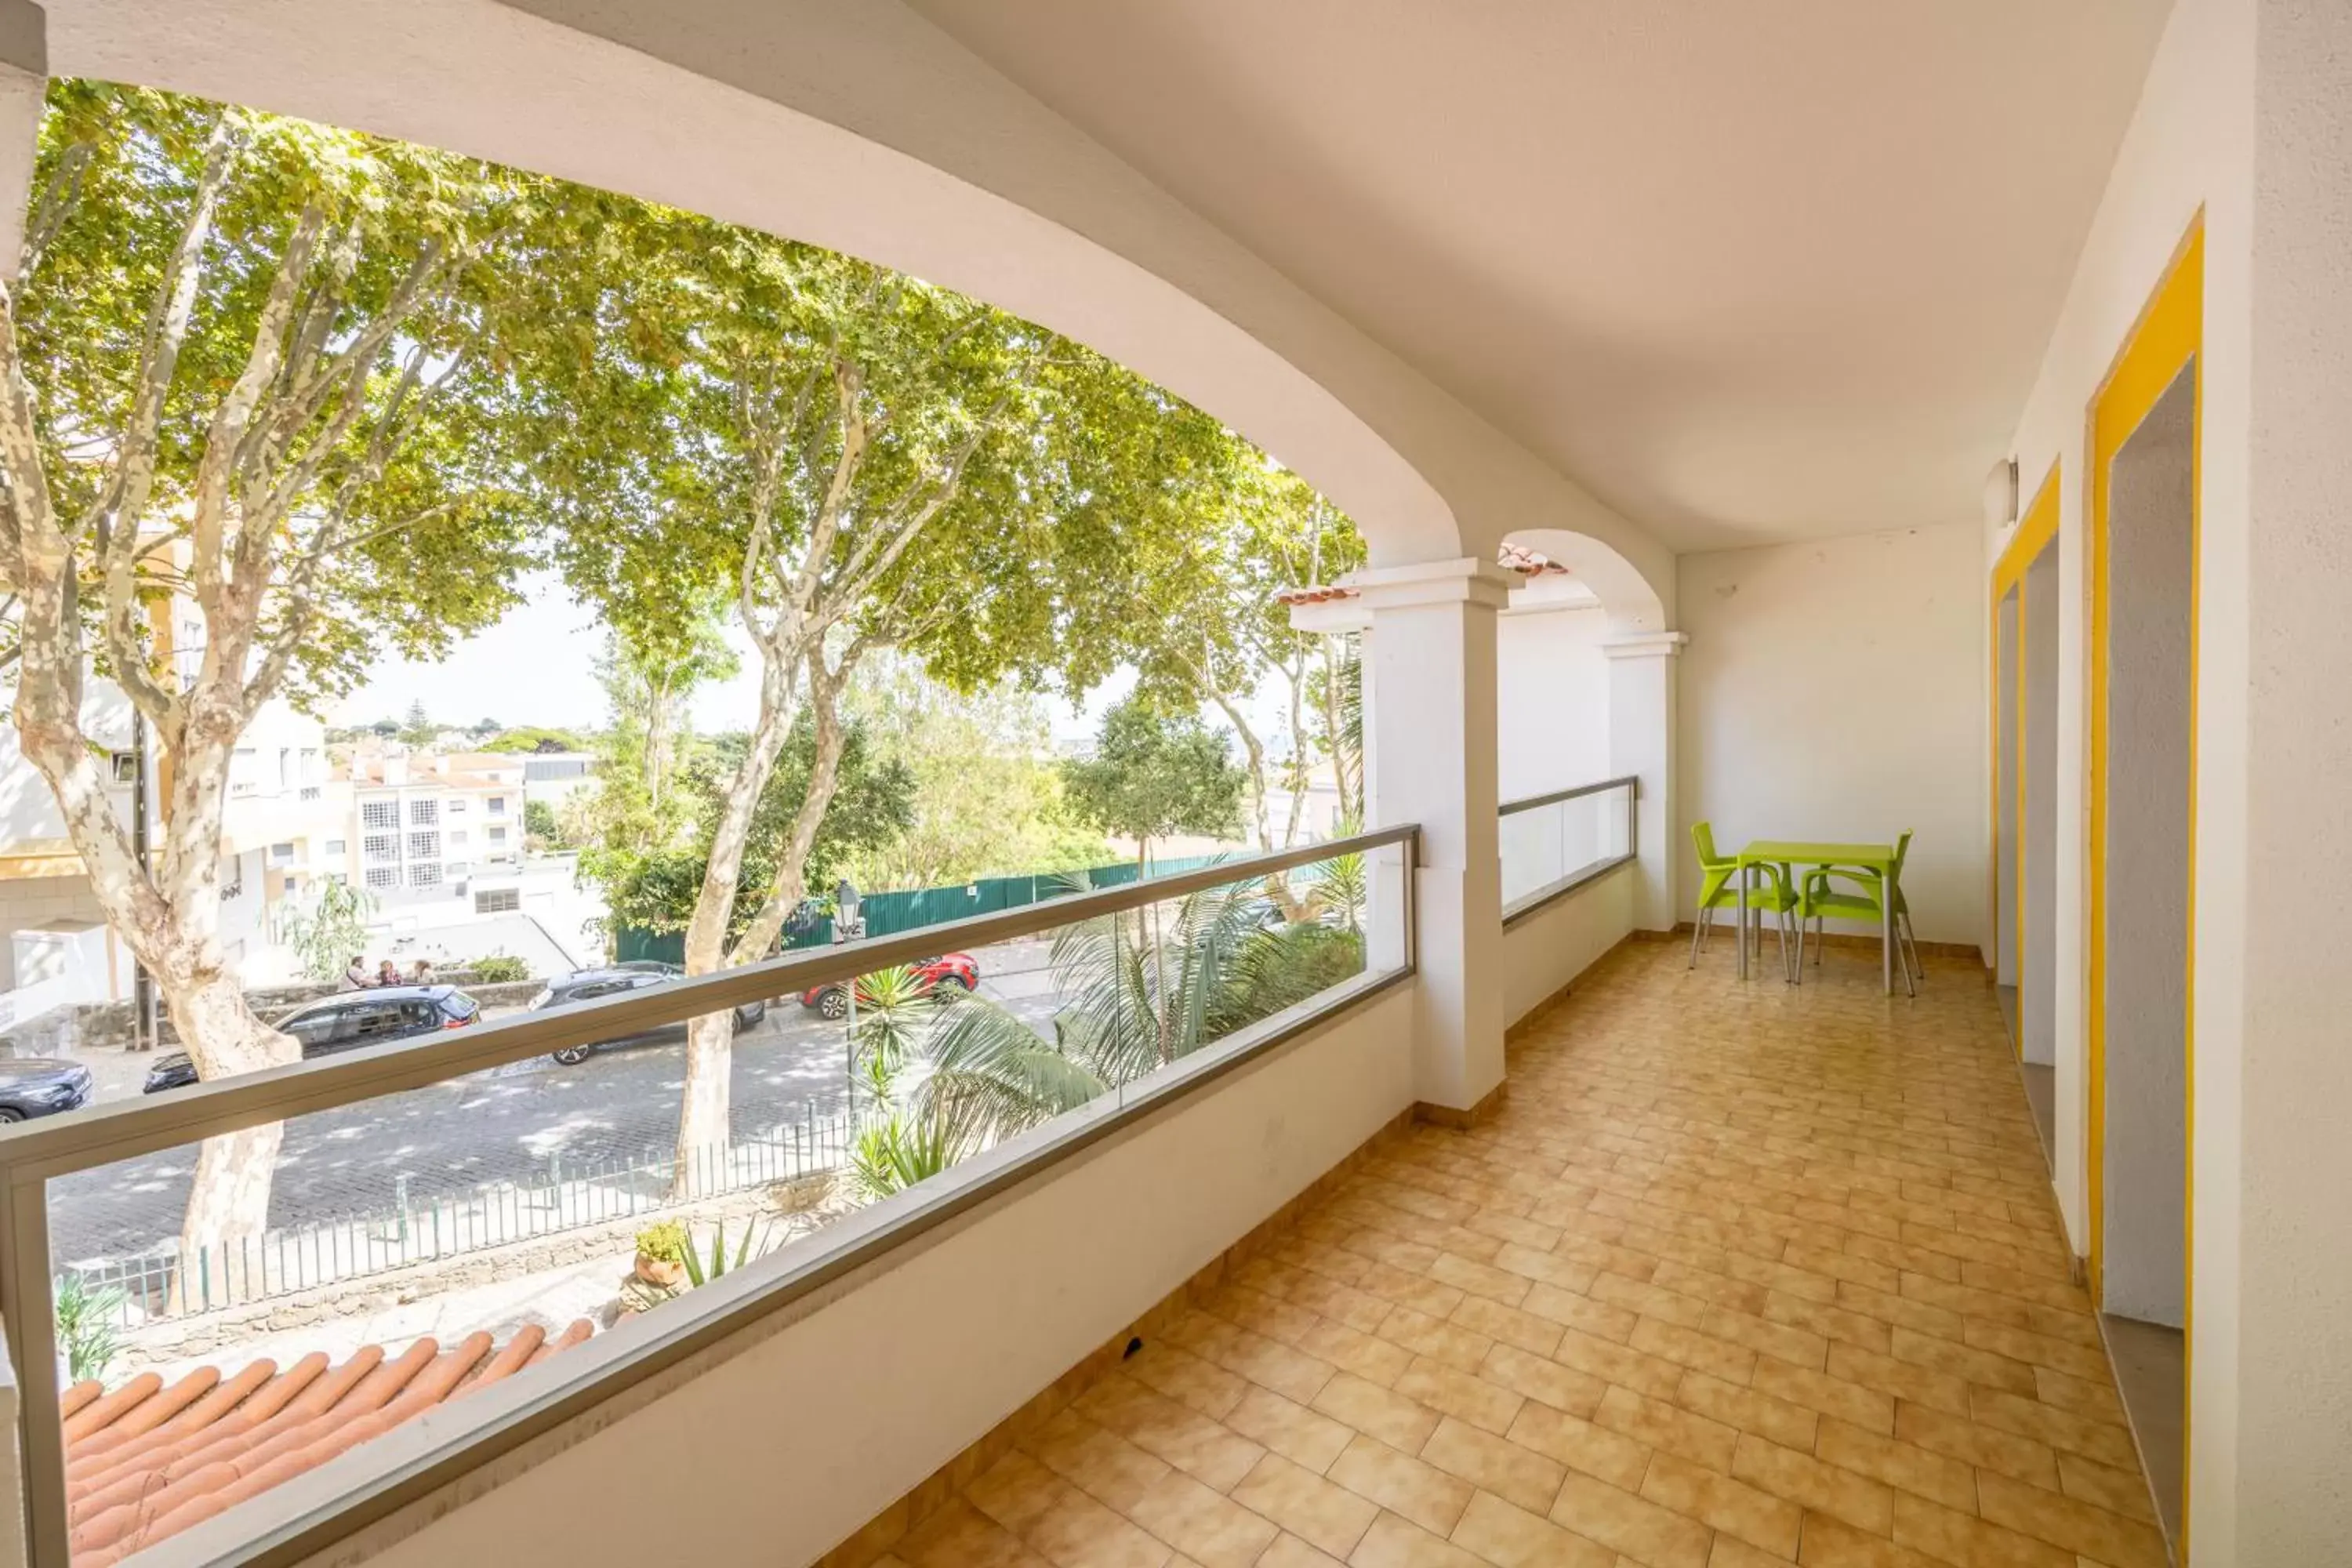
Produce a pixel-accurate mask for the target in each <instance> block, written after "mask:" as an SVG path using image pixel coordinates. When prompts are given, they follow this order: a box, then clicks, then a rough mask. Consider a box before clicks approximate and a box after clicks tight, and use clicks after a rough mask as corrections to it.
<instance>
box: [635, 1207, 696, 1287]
mask: <svg viewBox="0 0 2352 1568" xmlns="http://www.w3.org/2000/svg"><path fill="white" fill-rule="evenodd" d="M689 1245H690V1242H689V1240H688V1237H687V1234H686V1226H682V1225H680V1224H678V1223H677V1221H676V1220H664V1221H662V1223H661V1224H659V1225H649V1226H646V1228H645V1229H643V1230H641V1231H639V1232H637V1264H636V1275H637V1278H638V1279H642V1280H644V1281H645V1282H646V1284H648V1285H652V1286H656V1287H657V1288H658V1289H664V1290H675V1289H677V1288H678V1287H679V1286H681V1285H683V1284H685V1283H686V1250H687V1247H688V1246H689Z"/></svg>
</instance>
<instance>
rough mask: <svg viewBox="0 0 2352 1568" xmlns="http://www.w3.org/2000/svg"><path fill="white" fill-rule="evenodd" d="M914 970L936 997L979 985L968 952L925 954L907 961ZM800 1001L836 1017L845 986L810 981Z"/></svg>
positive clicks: (844, 1008)
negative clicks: (929, 955)
mask: <svg viewBox="0 0 2352 1568" xmlns="http://www.w3.org/2000/svg"><path fill="white" fill-rule="evenodd" d="M908 968H909V969H912V970H913V971H914V972H915V983H916V984H917V985H918V986H919V988H920V989H922V990H924V991H928V992H929V993H931V994H932V995H933V996H934V997H936V998H937V999H938V1000H939V1001H941V1002H947V1001H951V1000H953V999H954V997H955V995H956V994H957V993H958V992H970V991H976V990H978V989H979V988H980V965H979V964H978V963H974V962H972V956H971V954H970V953H968V952H950V953H946V954H943V955H941V956H940V957H938V958H926V959H924V960H922V961H921V962H920V963H911V964H908ZM801 1005H802V1006H803V1007H814V1008H815V1009H816V1010H817V1012H818V1013H820V1014H822V1015H823V1016H825V1017H828V1018H838V1017H842V1016H845V1015H846V1014H847V1013H848V1011H849V988H848V987H847V986H845V985H843V984H839V983H837V982H836V983H835V984H831V985H814V986H811V987H810V988H809V989H808V990H806V991H803V992H802V993H801Z"/></svg>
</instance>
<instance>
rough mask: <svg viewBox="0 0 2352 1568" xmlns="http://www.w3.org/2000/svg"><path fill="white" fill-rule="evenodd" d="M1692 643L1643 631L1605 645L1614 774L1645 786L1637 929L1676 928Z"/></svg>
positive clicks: (1638, 821) (1639, 819) (1636, 830)
mask: <svg viewBox="0 0 2352 1568" xmlns="http://www.w3.org/2000/svg"><path fill="white" fill-rule="evenodd" d="M1689 641H1690V638H1689V637H1685V636H1684V635H1683V634H1682V633H1681V632H1640V633H1635V634H1633V635H1630V636H1621V637H1611V638H1610V639H1609V640H1608V641H1606V642H1604V643H1602V644H1601V652H1602V653H1604V654H1606V655H1607V656H1608V658H1609V773H1610V776H1611V777H1612V778H1616V777H1621V776H1622V775H1625V774H1628V773H1631V774H1633V776H1634V777H1636V778H1638V779H1640V780H1641V781H1642V784H1641V798H1640V801H1639V803H1638V804H1637V805H1636V806H1635V808H1634V826H1633V845H1634V847H1635V848H1636V849H1637V850H1639V851H1640V854H1641V859H1640V862H1639V864H1638V865H1637V867H1636V870H1637V872H1638V873H1639V876H1638V879H1637V881H1636V882H1635V884H1634V892H1633V924H1634V927H1635V928H1636V929H1637V930H1641V931H1672V930H1674V929H1675V896H1676V889H1675V866H1676V865H1677V864H1678V863H1679V862H1680V858H1681V847H1680V846H1679V845H1678V844H1677V843H1676V842H1675V837H1676V830H1675V824H1676V822H1677V821H1678V820H1679V816H1678V814H1677V812H1676V810H1675V656H1676V655H1678V654H1680V653H1681V652H1682V651H1683V645H1684V644H1685V643H1687V642H1689Z"/></svg>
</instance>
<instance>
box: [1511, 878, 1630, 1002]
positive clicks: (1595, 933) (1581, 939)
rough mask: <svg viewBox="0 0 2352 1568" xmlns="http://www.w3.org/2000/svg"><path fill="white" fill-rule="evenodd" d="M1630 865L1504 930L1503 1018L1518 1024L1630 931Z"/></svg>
mask: <svg viewBox="0 0 2352 1568" xmlns="http://www.w3.org/2000/svg"><path fill="white" fill-rule="evenodd" d="M1634 883H1635V875H1634V868H1633V867H1631V866H1620V867H1619V868H1617V869H1615V870H1614V871H1612V872H1610V873H1609V874H1608V875H1607V876H1605V877H1603V878H1601V879H1600V880H1598V881H1595V882H1589V883H1587V884H1586V885H1585V886H1583V887H1581V888H1580V889H1577V890H1576V891H1575V892H1574V893H1571V894H1570V895H1569V896H1568V897H1567V898H1564V899H1560V900H1556V901H1555V902H1553V903H1550V904H1548V905H1546V906H1545V907H1544V908H1542V909H1540V910H1537V911H1536V912H1535V913H1533V914H1531V915H1528V917H1527V918H1526V919H1524V920H1522V921H1517V923H1516V924H1513V925H1508V926H1506V927H1504V928H1503V1017H1504V1019H1505V1021H1506V1022H1507V1023H1511V1024H1516V1023H1517V1022H1518V1021H1519V1020H1520V1019H1522V1018H1524V1017H1526V1016H1528V1014H1529V1013H1531V1012H1533V1011H1534V1010H1535V1009H1536V1007H1537V1006H1538V1005H1540V1004H1541V1003H1542V1002H1543V1001H1544V1000H1545V999H1546V998H1547V997H1549V996H1550V995H1551V994H1552V993H1554V992H1556V991H1558V990H1559V988H1560V987H1561V986H1563V985H1565V984H1568V983H1569V982H1570V981H1571V980H1574V979H1575V978H1576V977H1577V976H1578V975H1580V974H1581V973H1584V972H1585V971H1586V970H1587V969H1589V968H1591V966H1592V964H1593V963H1594V962H1595V961H1596V960H1598V959H1599V958H1600V957H1601V954H1602V953H1604V952H1608V951H1609V950H1610V949H1611V948H1612V947H1615V946H1616V945H1617V944H1618V943H1619V942H1622V941H1624V940H1625V938H1626V936H1627V935H1628V934H1629V933H1630V932H1631V931H1633V888H1634Z"/></svg>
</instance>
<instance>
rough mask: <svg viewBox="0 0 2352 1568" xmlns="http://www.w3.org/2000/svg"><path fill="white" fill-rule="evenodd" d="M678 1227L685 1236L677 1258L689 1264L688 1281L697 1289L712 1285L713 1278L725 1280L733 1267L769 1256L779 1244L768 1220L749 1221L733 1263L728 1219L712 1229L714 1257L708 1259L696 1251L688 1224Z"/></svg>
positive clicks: (737, 1247)
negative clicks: (729, 1256) (729, 1249)
mask: <svg viewBox="0 0 2352 1568" xmlns="http://www.w3.org/2000/svg"><path fill="white" fill-rule="evenodd" d="M676 1228H677V1232H678V1234H679V1236H680V1237H682V1238H684V1239H683V1242H682V1245H681V1246H680V1247H679V1250H678V1257H677V1261H678V1262H680V1263H683V1264H684V1265H685V1266H686V1279H687V1283H688V1285H691V1286H693V1287H694V1288H696V1289H700V1288H701V1287H703V1286H705V1285H708V1284H709V1283H710V1281H712V1280H713V1279H724V1278H725V1277H726V1274H727V1270H728V1269H730V1268H742V1267H743V1265H745V1264H746V1263H749V1262H751V1260H752V1259H753V1258H765V1257H766V1256H767V1255H768V1253H769V1252H770V1251H771V1250H772V1249H773V1247H775V1245H776V1241H775V1239H774V1233H773V1230H772V1227H771V1226H769V1225H768V1224H767V1223H766V1222H764V1221H755V1220H746V1221H744V1223H743V1239H742V1240H741V1241H740V1242H739V1243H737V1244H736V1247H735V1252H734V1258H733V1261H732V1262H730V1261H729V1258H728V1252H727V1222H726V1221H725V1220H723V1219H722V1220H720V1221H719V1223H718V1224H717V1225H716V1226H713V1227H712V1228H711V1233H710V1258H709V1261H708V1262H705V1261H704V1260H703V1258H701V1257H700V1256H699V1255H698V1254H697V1253H696V1251H695V1249H694V1243H693V1239H692V1237H690V1236H688V1233H687V1230H686V1227H685V1226H677V1227H676Z"/></svg>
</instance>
